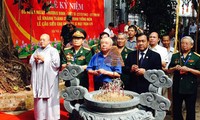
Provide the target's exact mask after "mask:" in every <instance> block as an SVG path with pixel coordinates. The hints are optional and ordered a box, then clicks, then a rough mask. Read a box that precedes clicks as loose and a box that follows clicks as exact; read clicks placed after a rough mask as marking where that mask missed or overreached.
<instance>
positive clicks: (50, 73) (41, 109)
mask: <svg viewBox="0 0 200 120" xmlns="http://www.w3.org/2000/svg"><path fill="white" fill-rule="evenodd" d="M39 44H40V48H38V49H37V50H36V51H35V52H34V53H33V54H32V56H31V58H30V64H31V66H32V75H31V85H32V89H33V96H34V113H35V114H34V116H35V119H36V120H58V119H60V104H59V90H58V83H59V82H58V71H59V67H60V57H59V53H58V51H57V49H55V48H53V47H52V46H51V45H50V37H49V35H48V34H42V35H41V37H40V41H39Z"/></svg>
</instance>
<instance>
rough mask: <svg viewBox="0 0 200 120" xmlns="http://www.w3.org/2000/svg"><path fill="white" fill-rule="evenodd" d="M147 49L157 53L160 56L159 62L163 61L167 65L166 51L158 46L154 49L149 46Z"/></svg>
mask: <svg viewBox="0 0 200 120" xmlns="http://www.w3.org/2000/svg"><path fill="white" fill-rule="evenodd" d="M149 48H150V49H151V50H152V51H154V52H157V53H159V54H160V57H161V62H162V61H164V62H166V63H168V62H169V61H168V52H167V49H166V48H164V47H162V46H160V45H158V44H157V45H156V46H155V47H154V48H152V47H151V46H149Z"/></svg>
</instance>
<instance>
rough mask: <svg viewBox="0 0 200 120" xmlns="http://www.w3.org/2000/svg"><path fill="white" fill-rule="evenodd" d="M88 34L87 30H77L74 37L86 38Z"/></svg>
mask: <svg viewBox="0 0 200 120" xmlns="http://www.w3.org/2000/svg"><path fill="white" fill-rule="evenodd" d="M86 36H87V34H86V32H85V30H83V29H81V28H76V29H75V30H74V33H73V35H72V37H78V38H84V39H85V38H86Z"/></svg>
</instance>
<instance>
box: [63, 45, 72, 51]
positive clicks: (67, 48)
mask: <svg viewBox="0 0 200 120" xmlns="http://www.w3.org/2000/svg"><path fill="white" fill-rule="evenodd" d="M71 48H72V46H69V47H66V48H64V50H69V49H71Z"/></svg>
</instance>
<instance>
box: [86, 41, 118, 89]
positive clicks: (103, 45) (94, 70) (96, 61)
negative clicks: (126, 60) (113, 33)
mask: <svg viewBox="0 0 200 120" xmlns="http://www.w3.org/2000/svg"><path fill="white" fill-rule="evenodd" d="M112 45H113V40H112V39H111V38H110V37H107V38H103V39H101V41H100V49H101V52H99V53H97V54H95V55H93V56H92V58H91V60H90V62H89V64H88V66H87V70H88V73H90V74H93V75H94V87H95V90H98V89H99V87H101V86H102V85H103V83H108V82H111V81H112V79H113V78H116V77H120V74H121V65H117V66H111V65H109V64H106V63H105V59H106V57H107V56H108V54H109V51H110V50H111V48H112Z"/></svg>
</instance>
